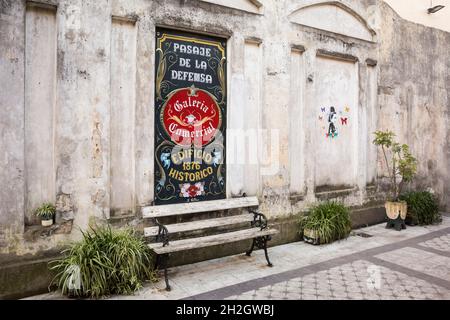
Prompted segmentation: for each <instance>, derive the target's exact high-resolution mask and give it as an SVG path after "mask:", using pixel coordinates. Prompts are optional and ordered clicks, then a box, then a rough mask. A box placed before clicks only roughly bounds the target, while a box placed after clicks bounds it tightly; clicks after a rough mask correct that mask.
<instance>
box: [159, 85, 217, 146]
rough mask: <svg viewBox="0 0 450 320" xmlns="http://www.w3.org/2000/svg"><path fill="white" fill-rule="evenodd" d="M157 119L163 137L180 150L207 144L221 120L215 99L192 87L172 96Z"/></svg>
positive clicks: (173, 93) (177, 91)
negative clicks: (167, 138) (159, 122)
mask: <svg viewBox="0 0 450 320" xmlns="http://www.w3.org/2000/svg"><path fill="white" fill-rule="evenodd" d="M161 115H162V117H163V119H162V123H163V124H164V129H165V130H166V133H167V134H168V135H169V136H170V137H171V139H172V141H173V142H175V143H177V144H179V145H183V146H191V145H192V144H194V145H195V146H204V145H206V144H208V143H209V142H210V141H211V140H212V139H213V138H214V137H215V135H216V132H217V130H218V129H219V128H220V125H221V120H222V119H221V111H220V108H219V105H218V104H217V101H216V98H214V96H212V95H211V94H210V93H208V92H207V91H204V90H201V89H197V88H196V87H195V85H192V86H191V87H190V88H186V89H180V90H176V91H174V92H172V93H171V94H170V97H168V98H167V102H166V103H165V105H164V106H163V111H162V112H161Z"/></svg>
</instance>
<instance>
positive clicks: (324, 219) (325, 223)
mask: <svg viewBox="0 0 450 320" xmlns="http://www.w3.org/2000/svg"><path fill="white" fill-rule="evenodd" d="M299 224H300V233H302V234H303V240H304V241H305V242H308V243H311V244H314V245H319V244H326V243H331V242H333V241H335V240H340V239H344V238H347V237H348V235H349V234H350V231H351V229H352V227H351V221H350V212H349V210H348V208H346V207H345V206H344V205H343V204H341V203H337V202H325V203H321V204H318V205H316V206H313V207H312V208H311V209H310V210H309V213H308V215H307V216H303V217H302V218H300V221H299Z"/></svg>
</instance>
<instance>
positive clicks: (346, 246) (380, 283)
mask: <svg viewBox="0 0 450 320" xmlns="http://www.w3.org/2000/svg"><path fill="white" fill-rule="evenodd" d="M384 226H385V225H384V224H382V225H377V226H372V227H368V228H364V229H360V230H357V232H354V233H353V235H352V236H351V237H349V238H348V239H347V240H344V241H339V242H335V243H333V244H330V245H325V246H312V245H309V244H306V243H304V242H298V243H292V244H287V245H283V246H277V247H273V248H270V249H269V255H270V258H271V260H272V262H273V263H274V265H275V266H274V267H273V268H269V267H267V266H266V263H265V258H264V253H263V252H261V251H258V252H255V253H254V254H253V256H252V257H246V256H245V255H237V256H232V257H225V258H221V259H216V260H210V261H204V262H200V263H196V264H192V265H187V266H180V267H176V268H171V269H170V270H169V275H170V281H171V286H172V291H170V292H167V291H165V290H164V281H163V278H161V281H159V282H158V283H156V284H149V285H146V286H145V288H143V289H142V290H140V291H139V292H138V293H137V294H136V295H134V296H115V297H111V298H110V299H151V300H156V299H187V300H197V299H214V300H216V299H217V300H254V299H257V300H268V299H271V300H273V299H275V300H298V299H304V300H317V299H318V300H324V299H327V300H328V299H333V300H346V299H358V300H360V299H368V300H374V299H377V300H378V299H381V300H400V299H401V300H410V299H445V300H450V217H448V215H447V216H444V218H443V223H442V224H440V225H437V226H427V227H408V228H407V229H406V230H404V231H401V232H397V231H395V230H392V229H390V230H387V229H385V227H384ZM361 233H364V234H365V235H368V236H369V237H362V236H357V234H361ZM60 298H62V297H61V296H60V295H59V294H58V293H49V294H46V295H40V296H35V297H31V298H30V299H60Z"/></svg>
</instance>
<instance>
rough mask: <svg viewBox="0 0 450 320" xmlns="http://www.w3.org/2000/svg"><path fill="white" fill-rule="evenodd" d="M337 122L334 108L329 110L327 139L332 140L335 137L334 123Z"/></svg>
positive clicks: (336, 133)
mask: <svg viewBox="0 0 450 320" xmlns="http://www.w3.org/2000/svg"><path fill="white" fill-rule="evenodd" d="M337 121H338V117H337V113H336V110H335V108H334V107H331V108H330V113H329V114H328V134H327V137H330V138H334V137H337V135H338V132H337V129H336V122H337Z"/></svg>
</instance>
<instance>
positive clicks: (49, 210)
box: [35, 202, 56, 220]
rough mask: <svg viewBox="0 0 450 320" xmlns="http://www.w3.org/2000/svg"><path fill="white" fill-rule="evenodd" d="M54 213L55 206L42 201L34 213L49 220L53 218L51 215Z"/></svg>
mask: <svg viewBox="0 0 450 320" xmlns="http://www.w3.org/2000/svg"><path fill="white" fill-rule="evenodd" d="M55 213H56V208H55V206H54V205H53V204H52V203H50V202H47V203H43V204H42V205H41V206H40V207H39V208H37V209H36V211H35V215H36V217H38V218H41V219H43V220H50V219H53V216H54V215H55Z"/></svg>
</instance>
